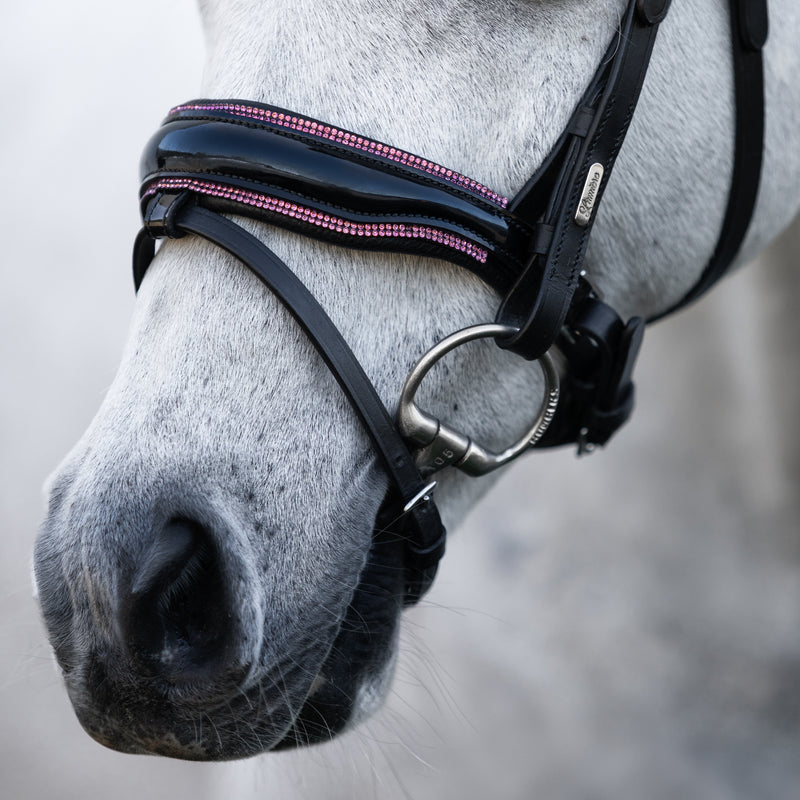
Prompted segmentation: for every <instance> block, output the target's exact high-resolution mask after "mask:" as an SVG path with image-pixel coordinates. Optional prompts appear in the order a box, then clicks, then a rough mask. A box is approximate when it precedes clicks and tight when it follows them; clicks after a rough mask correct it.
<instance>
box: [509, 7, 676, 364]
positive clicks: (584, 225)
mask: <svg viewBox="0 0 800 800" xmlns="http://www.w3.org/2000/svg"><path fill="white" fill-rule="evenodd" d="M663 13H666V10H665V9H664V10H663ZM655 18H656V19H659V18H663V14H659V15H656V17H655ZM650 19H651V17H649V16H646V15H645V14H643V13H641V12H640V11H639V9H638V4H637V3H636V2H632V3H630V4H629V6H628V11H627V13H626V16H625V20H624V22H623V25H622V29H621V31H620V34H619V36H618V38H617V39H616V40H615V42H613V43H612V47H611V50H610V58H608V62H607V65H606V67H605V69H604V70H603V69H601V70H600V71H599V72H598V74H597V75H596V76H595V79H594V82H593V87H594V91H592V89H591V88H590V92H589V93H587V96H585V97H584V103H585V105H582V106H581V107H579V109H578V113H580V114H582V115H583V116H586V115H587V113H588V114H591V118H592V122H591V124H590V125H589V126H588V128H587V130H586V133H585V136H582V135H581V132H580V127H579V126H578V125H577V124H576V122H577V118H576V117H573V122H572V123H571V125H570V126H569V127H568V132H569V131H570V130H573V131H575V132H574V133H572V135H571V136H569V137H568V138H567V139H563V138H562V142H561V145H560V148H561V150H562V151H563V152H562V153H561V154H560V158H558V159H556V161H555V162H554V163H555V164H556V165H560V175H559V177H558V179H557V181H556V184H555V187H554V188H552V189H551V188H550V186H548V183H549V181H545V182H544V183H542V182H541V180H540V177H539V176H538V175H537V176H534V179H532V181H530V182H529V184H528V185H526V187H525V188H523V190H522V192H520V194H519V195H517V197H516V198H514V200H513V201H512V202H511V205H510V210H511V211H512V213H523V212H526V210H527V213H529V214H530V213H533V214H539V213H542V212H544V215H545V216H544V218H543V219H530V220H528V221H529V222H530V223H531V224H534V223H536V222H543V223H544V224H546V225H549V226H551V227H552V228H553V238H552V243H551V245H550V248H549V251H548V252H547V254H546V255H545V256H542V254H540V253H534V254H533V256H532V258H531V259H530V261H529V264H528V267H527V269H526V271H525V272H524V273H523V274H522V275H521V276H520V278H519V280H518V281H517V283H516V285H515V286H514V287H513V288H512V290H511V292H510V293H509V294H508V295H507V296H506V298H505V299H504V300H503V304H502V305H501V307H500V310H499V311H498V314H497V320H496V321H497V322H498V323H501V324H505V325H511V326H513V327H515V328H518V329H519V333H518V334H516V335H515V336H513V337H511V338H510V339H507V340H498V342H497V344H498V345H499V346H500V347H502V348H505V349H508V350H511V351H513V352H515V353H518V354H519V355H521V356H523V357H525V358H528V359H535V358H539V357H540V356H541V355H542V354H543V353H545V352H546V351H547V350H548V349H549V348H550V347H551V346H552V345H553V343H554V342H555V341H556V339H557V338H558V336H559V334H560V332H561V328H562V327H563V325H564V323H565V321H566V319H567V314H568V312H569V310H570V307H571V306H572V302H573V298H574V296H575V292H576V291H577V289H578V283H579V278H580V274H581V265H582V263H583V257H584V254H585V252H586V246H587V244H588V241H589V235H590V233H591V230H592V226H593V224H594V220H595V218H596V216H597V207H598V204H599V203H600V201H601V199H602V195H603V191H604V190H605V187H606V184H607V183H608V179H609V176H610V174H611V170H612V168H613V166H614V162H615V160H616V157H617V154H618V153H619V149H620V147H621V146H622V142H623V140H624V138H625V134H626V132H627V130H628V125H629V123H630V120H631V118H632V116H633V112H634V109H635V108H636V103H637V100H638V98H639V92H640V90H641V87H642V84H643V82H644V78H645V75H646V73H647V66H648V64H649V62H650V54H651V52H652V49H653V43H654V42H655V37H656V33H657V31H658V23H657V22H651V21H650ZM593 94H594V96H592V95H593ZM598 166H599V169H598ZM550 169H551V167H550V164H549V163H546V165H545V170H548V171H549V170H550ZM546 174H547V172H545V175H546ZM590 181H594V185H590ZM542 190H544V192H545V194H546V197H545V196H543V195H542ZM587 192H589V193H590V194H588V195H587ZM587 197H590V198H591V207H590V208H589V212H588V214H584V215H583V216H582V217H581V218H579V217H578V215H577V213H576V212H577V210H578V207H579V204H580V203H582V202H583V201H584V200H585V199H586V198H587ZM545 203H546V205H545Z"/></svg>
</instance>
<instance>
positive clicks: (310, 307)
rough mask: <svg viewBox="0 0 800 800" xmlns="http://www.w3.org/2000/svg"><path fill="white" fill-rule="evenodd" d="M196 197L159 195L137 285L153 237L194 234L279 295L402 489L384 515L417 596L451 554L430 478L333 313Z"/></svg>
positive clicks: (139, 244) (137, 260) (139, 245)
mask: <svg viewBox="0 0 800 800" xmlns="http://www.w3.org/2000/svg"><path fill="white" fill-rule="evenodd" d="M190 200H191V198H190V195H189V194H188V193H182V194H180V195H159V196H156V197H154V198H153V200H152V202H151V204H150V209H149V213H148V214H146V215H145V224H146V226H147V228H146V229H145V230H143V231H142V232H141V233H140V235H139V237H138V238H137V240H136V244H135V246H134V277H135V282H136V285H137V288H138V285H139V283H140V282H141V280H142V278H143V276H144V273H145V270H146V269H147V265H148V264H149V262H150V261H151V260H152V257H153V252H154V240H153V239H152V238H151V237H152V236H160V235H168V236H173V237H175V236H180V235H182V234H183V233H193V234H196V235H198V236H202V237H203V238H204V239H207V240H208V241H210V242H213V243H214V244H216V245H217V246H219V247H221V248H223V249H224V250H226V251H227V252H229V253H230V254H231V255H233V256H234V257H236V258H238V259H239V260H240V261H241V262H242V263H243V264H244V265H245V266H247V267H248V268H249V269H250V270H251V271H252V272H253V273H255V275H256V276H257V277H258V278H260V280H261V281H262V282H263V283H265V284H266V285H267V286H268V287H269V288H270V289H271V290H272V292H273V293H274V294H275V295H276V296H277V297H278V298H279V299H280V301H281V302H282V303H283V304H284V306H286V308H287V309H288V310H289V311H290V313H291V314H292V316H294V318H295V319H296V320H297V322H298V323H299V324H300V325H301V326H302V327H303V329H304V330H305V332H306V334H307V335H308V337H309V339H310V340H311V342H312V343H313V345H314V346H315V348H316V349H317V351H318V352H319V354H320V355H321V356H322V358H323V359H324V360H325V362H326V364H327V365H328V367H329V369H330V370H331V372H332V373H333V375H334V377H335V378H336V380H337V381H338V382H339V385H340V386H341V387H342V389H343V390H344V391H345V393H346V395H347V397H348V398H349V400H350V402H351V404H352V405H353V408H354V409H355V410H356V412H357V413H358V415H359V417H360V418H361V421H362V422H363V424H364V426H365V428H366V429H367V432H368V433H369V435H370V437H371V438H372V441H373V443H374V445H375V448H376V449H377V451H378V453H379V454H380V456H381V459H382V461H383V463H384V465H385V467H386V469H387V470H388V472H389V476H390V478H391V480H392V482H393V483H394V486H395V487H396V489H397V494H398V495H399V503H398V504H397V506H395V508H396V509H397V510H396V513H389V514H388V515H387V514H386V512H385V511H384V512H383V513H382V521H384V526H385V527H387V528H389V529H390V530H391V531H392V532H395V533H396V534H397V535H398V536H402V537H403V538H404V539H405V540H406V541H405V570H406V585H405V603H406V605H412V604H413V603H416V602H417V600H419V598H420V597H421V596H422V595H423V594H424V593H425V592H426V591H427V590H428V588H429V587H430V585H431V583H432V582H433V579H434V576H435V575H436V569H437V565H438V562H439V560H440V559H441V557H442V555H443V554H444V547H445V529H444V527H443V525H442V523H441V520H440V518H439V512H438V510H437V509H436V505H435V504H434V502H433V500H432V499H430V497H429V496H427V495H426V493H425V491H424V490H425V487H426V482H425V481H423V479H422V477H421V475H420V473H419V471H418V469H417V466H416V463H415V461H414V458H413V457H412V455H411V453H410V452H409V450H408V448H407V447H406V445H405V443H404V442H403V440H402V438H401V437H400V435H399V434H398V432H397V430H396V428H395V426H394V423H393V421H392V418H391V417H390V416H389V412H388V411H387V410H386V408H385V406H384V405H383V403H382V402H381V399H380V398H379V397H378V394H377V392H376V391H375V389H374V387H373V386H372V383H371V382H370V380H369V378H368V377H367V375H366V374H365V373H364V370H363V369H362V367H361V365H360V364H359V362H358V360H357V359H356V357H355V355H354V354H353V352H352V350H350V347H349V346H348V344H347V342H345V340H344V338H343V337H342V335H341V334H340V333H339V331H338V329H337V328H336V326H335V325H334V324H333V322H332V321H331V319H330V317H328V315H327V314H326V312H325V310H324V309H323V308H322V306H321V305H320V304H319V303H318V302H317V300H316V299H315V298H314V296H313V295H312V294H311V292H309V291H308V289H307V288H306V287H305V285H304V284H303V283H302V282H301V281H300V279H299V278H298V277H297V276H296V275H295V274H294V273H293V272H292V271H291V270H290V269H289V267H288V266H287V265H286V264H285V263H284V262H283V261H281V259H280V258H278V256H276V255H275V253H273V252H272V251H271V250H270V249H269V248H268V247H267V246H266V245H264V244H263V243H262V242H261V241H260V240H259V239H257V238H256V237H255V236H253V235H251V234H250V233H248V232H247V231H246V230H244V228H242V227H240V226H239V225H237V224H236V223H235V222H232V221H231V220H229V219H227V218H225V217H223V216H221V215H219V214H217V213H215V212H213V211H209V210H208V209H205V208H200V207H198V206H195V205H193V204H192V203H191V202H190ZM428 483H429V482H428ZM414 501H416V502H414ZM409 506H410V507H409Z"/></svg>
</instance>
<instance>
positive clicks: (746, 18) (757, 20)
mask: <svg viewBox="0 0 800 800" xmlns="http://www.w3.org/2000/svg"><path fill="white" fill-rule="evenodd" d="M729 2H730V10H731V13H730V21H731V47H732V53H733V85H734V96H735V104H736V122H735V124H736V128H735V143H734V152H733V175H732V178H731V186H730V193H729V194H728V206H727V208H726V210H725V218H724V220H723V223H722V228H721V230H720V234H719V239H718V240H717V245H716V247H715V249H714V253H713V255H712V256H711V260H710V261H709V262H708V264H707V265H706V268H705V270H704V271H703V274H702V275H701V276H700V280H699V281H698V282H697V283H696V284H695V285H694V287H693V288H692V289H691V290H690V291H689V292H688V293H687V294H686V296H685V297H684V298H683V299H682V300H681V301H680V302H678V303H676V304H675V305H674V306H672V308H669V309H668V310H666V311H664V312H663V313H661V314H658V315H657V316H655V317H653V318H652V319H651V320H649V321H650V322H654V321H655V320H658V319H661V318H662V317H665V316H667V315H668V314H671V313H672V312H673V311H677V310H678V309H680V308H683V307H684V306H686V305H688V304H689V303H691V302H693V301H694V300H696V299H697V298H698V297H700V296H701V295H703V294H705V292H707V291H708V290H709V289H710V288H711V287H712V286H713V285H714V284H715V283H716V282H717V281H718V280H719V279H720V278H722V277H723V276H724V275H725V273H726V272H727V271H728V269H729V268H730V266H731V264H732V263H733V260H734V259H735V258H736V255H737V253H738V252H739V248H740V247H741V246H742V242H744V238H745V235H746V234H747V229H748V227H749V225H750V219H751V217H752V216H753V211H754V210H755V205H756V198H757V197H758V185H759V183H760V180H761V165H762V162H763V157H764V63H763V57H762V49H763V47H764V44H765V43H766V41H767V34H768V32H769V20H768V13H767V0H729Z"/></svg>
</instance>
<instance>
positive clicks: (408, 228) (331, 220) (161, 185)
mask: <svg viewBox="0 0 800 800" xmlns="http://www.w3.org/2000/svg"><path fill="white" fill-rule="evenodd" d="M174 189H180V190H183V189H188V190H190V191H193V192H198V193H199V194H205V195H209V196H211V197H220V198H223V199H225V200H233V201H234V202H237V203H243V204H245V205H249V206H255V207H256V208H263V209H264V210H266V211H271V212H273V213H276V214H282V215H283V216H285V217H291V218H293V219H297V220H300V221H302V222H307V223H309V224H310V225H316V226H317V227H320V228H325V229H327V230H330V231H335V232H336V233H342V234H345V235H349V236H365V237H391V238H405V239H427V240H429V241H431V242H436V243H437V244H441V245H444V246H445V247H450V248H452V249H453V250H458V251H460V252H462V253H464V254H465V255H467V256H469V257H471V258H474V259H475V260H476V261H478V262H480V263H481V264H485V263H486V258H487V256H488V252H487V251H486V249H484V248H483V247H479V246H477V245H475V244H473V243H472V242H469V241H467V240H466V239H462V238H461V237H460V236H454V235H453V234H451V233H447V232H446V231H442V230H439V229H438V228H433V227H430V226H428V225H406V224H403V223H366V224H364V223H357V222H350V221H349V220H346V219H343V218H342V217H337V216H334V215H333V214H325V213H323V212H321V211H315V210H314V209H313V208H308V207H306V206H302V205H299V204H298V203H292V202H290V201H288V200H281V199H280V198H277V197H271V196H270V195H266V194H260V193H259V192H251V191H248V190H246V189H238V188H236V187H235V186H226V185H225V184H221V183H214V182H212V181H204V180H198V179H196V178H161V179H160V180H158V181H156V182H155V183H153V184H151V185H150V186H149V187H148V188H147V190H146V191H145V193H144V197H149V196H151V195H153V194H155V193H156V192H158V191H162V190H174Z"/></svg>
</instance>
